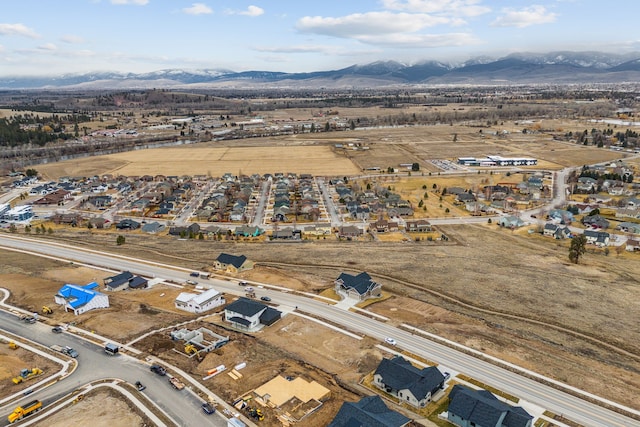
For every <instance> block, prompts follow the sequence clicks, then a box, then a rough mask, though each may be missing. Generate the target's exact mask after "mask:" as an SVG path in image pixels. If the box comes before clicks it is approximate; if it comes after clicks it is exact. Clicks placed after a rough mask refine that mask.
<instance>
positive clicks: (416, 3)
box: [382, 0, 491, 16]
mask: <svg viewBox="0 0 640 427" xmlns="http://www.w3.org/2000/svg"><path fill="white" fill-rule="evenodd" d="M481 3H482V1H481V0H382V6H383V7H384V8H385V9H389V10H398V11H404V12H412V13H433V14H440V15H447V16H478V15H482V14H485V13H488V12H490V11H491V8H489V7H487V6H483V5H481Z"/></svg>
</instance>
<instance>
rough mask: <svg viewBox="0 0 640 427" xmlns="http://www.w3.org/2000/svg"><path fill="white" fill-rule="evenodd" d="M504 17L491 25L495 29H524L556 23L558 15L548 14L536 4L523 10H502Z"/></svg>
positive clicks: (500, 17)
mask: <svg viewBox="0 0 640 427" xmlns="http://www.w3.org/2000/svg"><path fill="white" fill-rule="evenodd" d="M502 13H503V15H502V16H498V17H497V18H496V19H495V21H493V22H492V23H491V26H493V27H518V28H524V27H529V26H531V25H538V24H548V23H551V22H555V20H556V17H557V15H556V14H555V13H552V12H548V11H547V9H545V7H544V6H541V5H537V4H534V5H532V6H529V7H525V8H524V9H521V10H516V9H513V8H504V9H502Z"/></svg>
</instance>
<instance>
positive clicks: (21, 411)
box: [7, 400, 42, 424]
mask: <svg viewBox="0 0 640 427" xmlns="http://www.w3.org/2000/svg"><path fill="white" fill-rule="evenodd" d="M40 408H42V402H40V401H39V400H34V401H31V402H29V403H27V404H26V405H22V406H18V407H17V408H16V409H14V410H13V412H12V413H10V414H9V416H8V417H7V419H8V420H9V422H10V423H12V424H13V423H15V422H16V421H18V420H21V419H23V418H24V417H26V416H28V415H31V414H32V413H34V412H38V411H39V410H40Z"/></svg>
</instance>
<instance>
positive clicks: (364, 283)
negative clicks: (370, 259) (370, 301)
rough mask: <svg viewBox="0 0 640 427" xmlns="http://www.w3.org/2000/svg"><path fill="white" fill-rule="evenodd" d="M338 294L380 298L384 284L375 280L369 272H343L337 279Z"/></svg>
mask: <svg viewBox="0 0 640 427" xmlns="http://www.w3.org/2000/svg"><path fill="white" fill-rule="evenodd" d="M335 289H336V293H338V295H345V294H346V296H347V297H351V298H355V299H359V300H360V301H362V300H365V299H367V298H378V297H380V295H381V293H382V285H381V284H380V283H377V282H375V281H374V280H373V279H372V278H371V276H369V274H368V273H366V272H362V273H360V274H358V275H357V276H352V275H350V274H347V273H341V274H340V276H338V278H337V279H336V280H335Z"/></svg>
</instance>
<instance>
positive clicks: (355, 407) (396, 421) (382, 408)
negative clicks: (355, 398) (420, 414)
mask: <svg viewBox="0 0 640 427" xmlns="http://www.w3.org/2000/svg"><path fill="white" fill-rule="evenodd" d="M409 422H411V420H410V419H409V418H407V417H405V416H404V415H402V414H400V413H398V412H396V411H392V410H391V409H389V408H387V405H385V404H384V402H383V401H382V398H380V396H368V397H363V398H362V399H360V401H359V402H344V403H343V404H342V406H341V407H340V410H339V411H338V413H337V414H336V416H335V418H334V419H333V421H331V423H330V424H329V425H328V427H360V426H366V427H403V426H406V425H407V424H409Z"/></svg>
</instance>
